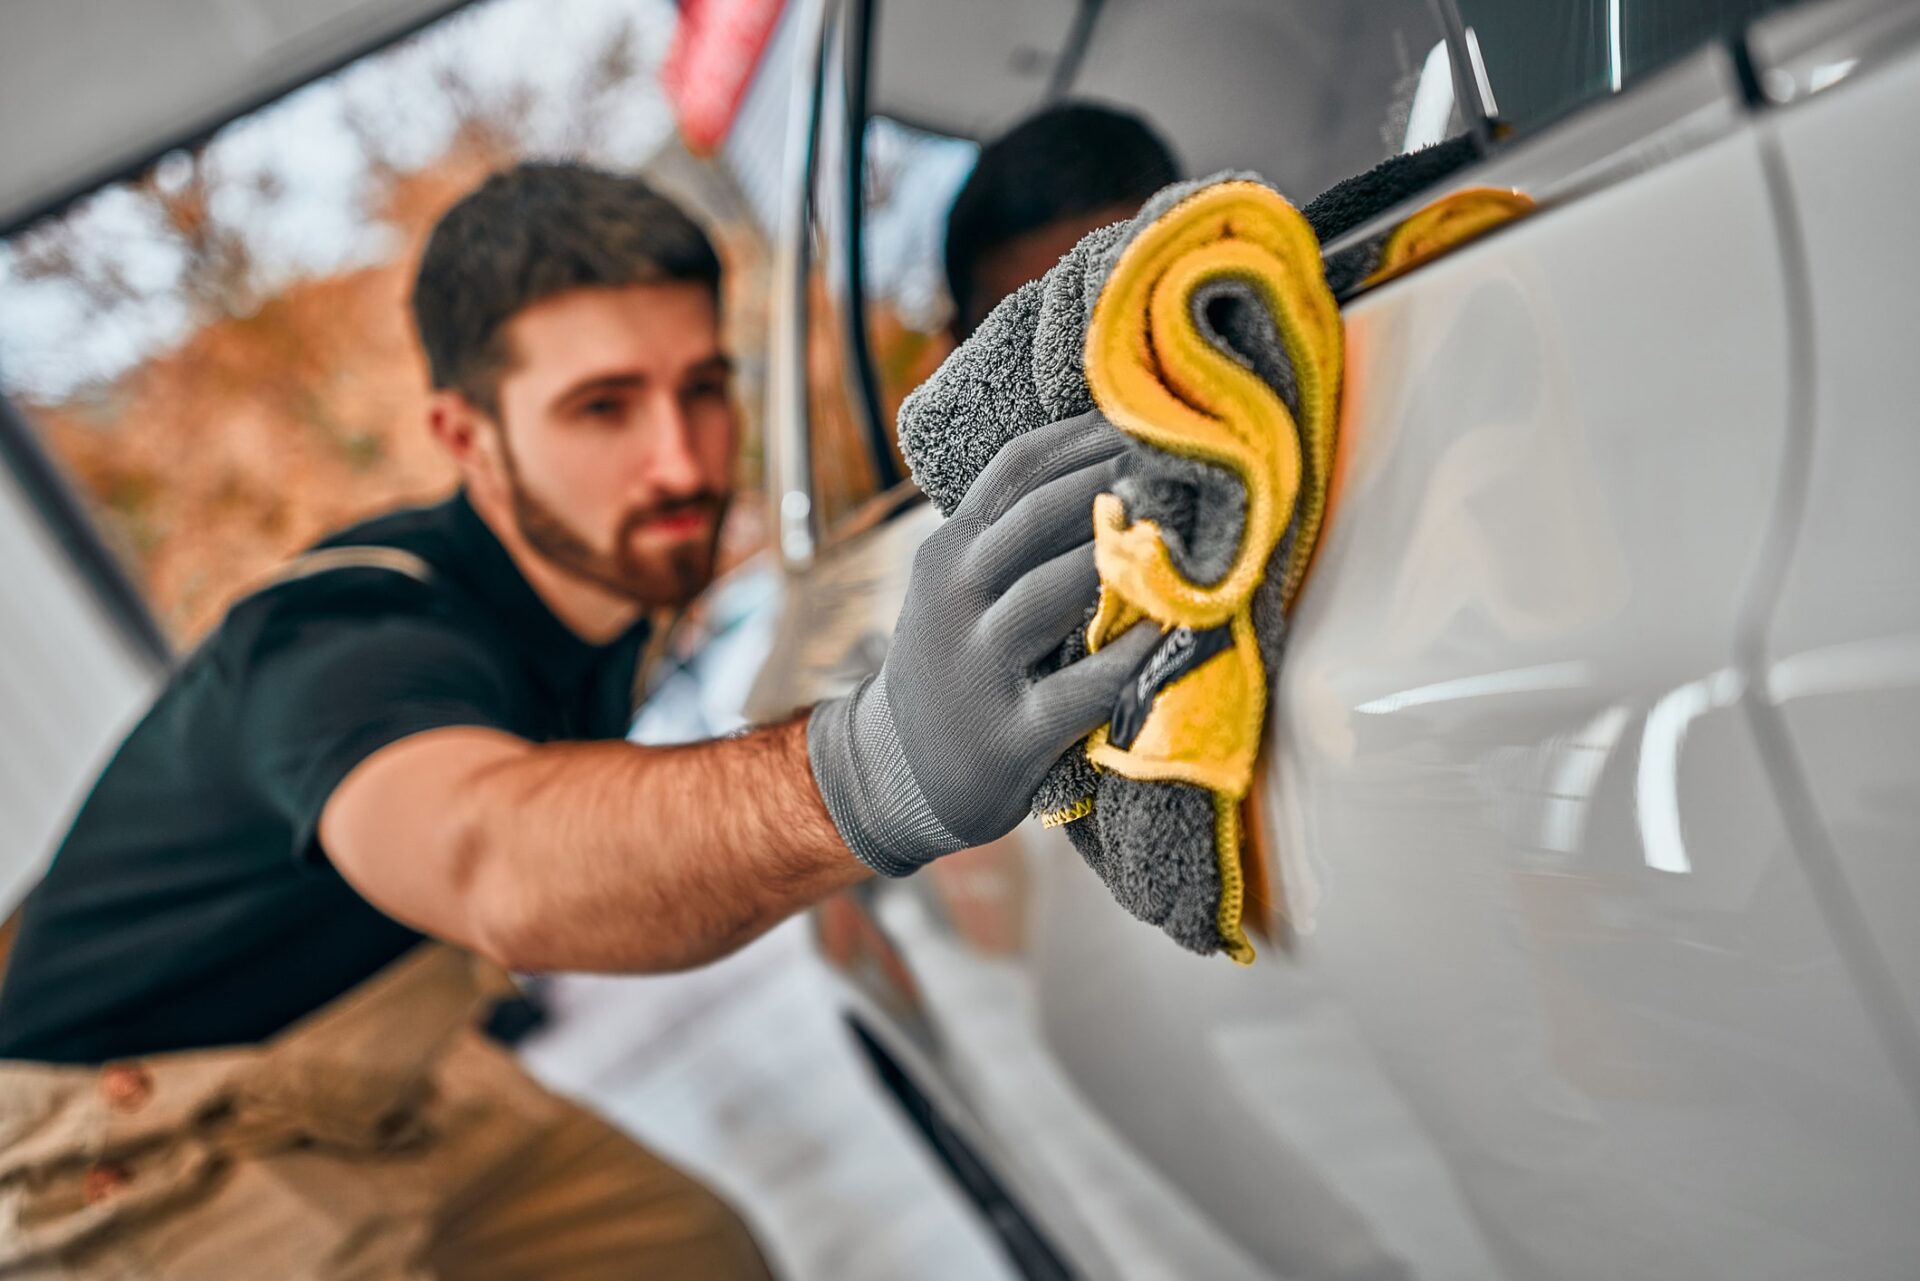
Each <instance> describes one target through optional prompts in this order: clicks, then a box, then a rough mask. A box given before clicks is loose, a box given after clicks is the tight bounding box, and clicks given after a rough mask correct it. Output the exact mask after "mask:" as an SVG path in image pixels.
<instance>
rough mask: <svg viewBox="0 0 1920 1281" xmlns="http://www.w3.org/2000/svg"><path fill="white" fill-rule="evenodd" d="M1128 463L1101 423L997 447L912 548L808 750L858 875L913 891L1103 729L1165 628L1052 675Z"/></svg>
mask: <svg viewBox="0 0 1920 1281" xmlns="http://www.w3.org/2000/svg"><path fill="white" fill-rule="evenodd" d="M1125 449H1126V445H1125V442H1124V441H1123V440H1122V438H1121V436H1120V434H1119V433H1118V432H1116V431H1114V429H1113V428H1112V427H1110V426H1108V425H1107V424H1106V423H1105V422H1104V421H1103V420H1101V419H1100V418H1099V417H1098V415H1097V414H1083V415H1081V416H1080V417H1078V418H1069V419H1065V420H1063V421H1061V422H1057V423H1053V424H1051V425H1049V426H1046V427H1040V428H1036V429H1035V430H1033V431H1030V432H1027V433H1026V434H1024V435H1022V436H1020V437H1018V438H1016V439H1015V440H1013V441H1011V442H1009V443H1008V444H1007V445H1006V446H1005V447H1003V448H1002V449H1001V450H1000V452H999V453H998V454H996V455H995V456H994V459H993V461H992V462H991V463H989V464H988V465H987V467H986V469H985V470H984V471H982V472H981V473H980V476H979V478H978V479H977V480H975V481H974V483H973V485H972V486H971V487H970V488H969V489H968V491H967V495H966V497H965V499H963V500H962V501H961V503H960V505H959V507H958V508H957V509H955V511H954V513H953V516H952V517H951V518H950V519H949V520H948V521H947V522H946V523H945V524H944V525H942V526H940V528H939V529H937V530H935V531H934V532H933V533H932V534H930V535H929V536H928V537H927V539H926V541H925V542H923V543H922V544H921V545H920V551H919V553H918V554H917V555H916V556H915V557H914V560H913V572H912V574H911V576H910V577H909V578H908V580H907V598H906V603H905V604H904V605H903V606H902V607H901V610H900V618H899V621H898V622H897V623H896V624H895V626H894V630H893V644H892V647H891V649H890V650H889V652H888V654H887V659H886V662H885V663H883V664H882V665H881V667H880V670H879V672H878V673H876V674H875V675H874V676H872V677H870V678H868V680H867V681H866V682H865V683H864V684H862V685H860V686H858V687H857V688H856V689H854V690H853V692H851V693H849V694H846V695H844V696H842V697H840V698H836V699H832V700H829V701H828V702H825V703H822V704H820V705H819V706H818V707H816V708H814V710H813V716H812V719H811V720H810V721H809V722H808V726H807V753H808V756H809V757H810V759H811V760H812V763H813V775H814V778H815V780H816V781H817V782H818V783H819V785H820V794H821V796H822V797H823V798H825V800H826V804H827V812H828V813H829V814H831V815H832V816H833V822H834V826H836V827H837V828H839V829H840V835H841V837H842V839H844V840H845V841H846V843H847V846H848V848H850V849H851V850H852V851H853V852H854V854H856V855H857V856H858V857H859V858H860V860H861V861H862V862H864V863H866V864H867V865H868V866H869V867H871V868H873V869H874V870H875V871H877V872H881V873H883V874H885V875H888V876H905V875H907V874H908V873H910V872H913V871H916V870H918V869H919V868H921V867H924V866H925V865H926V864H928V863H930V862H932V861H933V860H934V859H936V858H939V857H940V856H941V855H943V854H951V853H952V852H953V851H955V850H958V849H965V848H967V847H969V846H973V845H982V844H985V843H986V842H988V841H991V840H993V839H995V838H996V837H1000V836H1004V835H1006V834H1007V833H1008V832H1010V831H1012V830H1013V827H1014V825H1015V824H1016V823H1018V822H1019V821H1020V820H1021V819H1022V818H1024V817H1025V816H1026V814H1027V810H1028V806H1029V803H1030V802H1031V800H1032V798H1033V794H1034V792H1035V791H1036V790H1038V788H1039V786H1040V781H1041V779H1042V778H1043V777H1045V775H1046V773H1047V770H1048V768H1049V767H1050V766H1052V764H1053V763H1054V761H1056V760H1057V759H1059V757H1060V754H1061V753H1062V752H1064V751H1066V750H1067V749H1068V748H1069V747H1071V746H1073V745H1074V744H1075V743H1077V742H1078V741H1079V740H1080V739H1082V738H1084V737H1086V735H1087V734H1089V733H1091V732H1092V731H1093V730H1094V729H1095V728H1096V727H1097V726H1100V725H1103V724H1105V723H1106V721H1107V718H1108V716H1109V715H1110V714H1111V713H1112V711H1113V703H1114V698H1115V696H1116V695H1117V694H1118V693H1119V691H1120V688H1121V686H1122V685H1124V684H1125V683H1126V681H1127V679H1128V677H1129V676H1130V674H1131V673H1132V672H1133V670H1134V669H1135V668H1136V667H1138V666H1139V664H1140V663H1141V661H1142V660H1144V659H1145V657H1146V654H1147V651H1148V650H1149V649H1151V648H1152V646H1153V642H1154V641H1155V639H1157V632H1156V629H1154V628H1152V627H1144V626H1143V627H1136V628H1134V629H1133V631H1131V632H1129V633H1128V634H1127V635H1125V636H1123V637H1121V638H1120V640H1118V641H1117V642H1115V643H1113V644H1111V645H1109V646H1107V647H1106V648H1105V649H1103V650H1101V651H1100V652H1099V653H1098V654H1095V655H1092V656H1090V657H1087V658H1083V659H1081V660H1080V661H1078V662H1075V663H1072V664H1069V665H1068V666H1066V667H1063V668H1060V669H1059V670H1057V671H1052V672H1048V673H1047V674H1045V675H1040V674H1038V673H1036V671H1035V668H1036V665H1038V664H1040V663H1041V662H1042V661H1043V660H1045V659H1047V658H1048V657H1049V656H1050V655H1052V654H1053V652H1054V651H1055V650H1056V649H1058V648H1059V645H1060V642H1061V640H1062V638H1064V637H1065V636H1066V635H1067V634H1068V633H1069V632H1071V631H1073V630H1074V629H1075V628H1076V627H1080V626H1082V625H1084V623H1085V621H1086V612H1087V609H1088V608H1089V607H1090V606H1091V605H1092V604H1093V602H1094V598H1095V596H1096V594H1097V592H1098V589H1099V579H1098V577H1097V575H1096V574H1095V572H1094V567H1093V515H1092V513H1093V500H1094V496H1095V495H1097V494H1099V493H1101V492H1102V491H1104V490H1108V489H1111V488H1113V483H1114V481H1115V480H1117V479H1118V478H1119V477H1120V475H1121V468H1122V466H1123V461H1122V456H1123V451H1124V450H1125Z"/></svg>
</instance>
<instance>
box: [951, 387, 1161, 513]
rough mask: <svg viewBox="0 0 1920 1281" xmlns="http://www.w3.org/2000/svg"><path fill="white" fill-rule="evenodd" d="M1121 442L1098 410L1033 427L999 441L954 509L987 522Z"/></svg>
mask: <svg viewBox="0 0 1920 1281" xmlns="http://www.w3.org/2000/svg"><path fill="white" fill-rule="evenodd" d="M1126 447H1127V444H1126V438H1125V437H1123V436H1121V434H1120V433H1119V432H1118V431H1115V430H1114V428H1113V427H1112V426H1111V425H1110V424H1109V423H1108V422H1107V420H1106V419H1105V418H1102V417H1101V416H1100V411H1098V410H1089V411H1088V412H1087V413H1084V414H1080V415H1077V416H1075V417H1073V418H1062V419H1061V420H1060V421H1059V422H1057V423H1048V424H1047V425H1046V426H1045V427H1036V428H1034V429H1033V430H1032V431H1030V432H1027V433H1025V434H1024V435H1020V436H1015V437H1014V438H1013V439H1012V440H1010V441H1008V442H1007V443H1006V444H1005V445H1002V446H1001V447H1000V452H999V453H997V454H995V455H994V456H993V461H992V462H990V463H988V464H987V465H986V467H984V468H983V469H982V470H981V472H980V474H979V475H978V476H976V477H975V478H974V481H973V484H972V485H970V486H968V488H967V496H966V497H965V498H964V499H962V500H961V501H960V507H959V510H958V511H957V512H956V513H955V514H956V515H958V514H960V513H962V512H964V513H966V514H968V515H971V516H973V517H975V518H977V519H978V520H979V521H980V522H981V523H982V524H992V523H993V522H995V521H997V520H999V519H1000V516H1001V514H1002V513H1004V512H1005V511H1006V510H1007V509H1008V508H1010V507H1012V506H1013V505H1014V504H1015V503H1017V502H1019V501H1020V500H1021V499H1022V498H1024V497H1026V496H1027V495H1028V494H1030V493H1032V492H1033V491H1034V490H1036V489H1038V488H1040V487H1041V486H1042V485H1045V484H1046V483H1047V482H1049V481H1051V480H1056V479H1058V478H1059V477H1061V476H1066V475H1069V474H1071V473H1073V472H1076V471H1079V470H1081V469H1082V468H1084V467H1091V466H1093V465H1094V464H1095V463H1099V462H1103V461H1105V460H1106V459H1109V458H1112V457H1114V456H1115V455H1116V454H1118V453H1120V452H1121V451H1122V450H1124V449H1125V448H1126Z"/></svg>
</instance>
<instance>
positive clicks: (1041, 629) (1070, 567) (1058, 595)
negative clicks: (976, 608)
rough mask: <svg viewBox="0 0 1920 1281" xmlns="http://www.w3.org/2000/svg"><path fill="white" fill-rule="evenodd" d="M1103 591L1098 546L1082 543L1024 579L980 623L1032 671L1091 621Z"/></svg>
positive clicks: (1003, 649)
mask: <svg viewBox="0 0 1920 1281" xmlns="http://www.w3.org/2000/svg"><path fill="white" fill-rule="evenodd" d="M1099 592H1100V575H1099V572H1098V571H1097V570H1095V569H1094V567H1093V544H1092V543H1091V542H1087V543H1082V544H1081V545H1080V546H1078V547H1076V548H1074V549H1072V550H1071V551H1067V552H1062V553H1061V554H1060V555H1058V556H1055V557H1054V558H1053V559H1052V560H1050V561H1048V562H1047V563H1046V564H1044V565H1041V566H1039V567H1038V568H1036V569H1033V570H1030V571H1029V572H1028V573H1026V574H1025V575H1023V576H1022V577H1021V579H1020V581H1019V582H1017V583H1015V584H1014V585H1013V586H1012V587H1009V588H1008V589H1007V590H1006V592H1005V593H1003V594H1002V595H1001V597H1000V599H999V600H997V601H995V602H994V603H993V606H992V608H990V609H988V610H987V612H986V616H985V617H984V618H982V619H981V623H980V625H981V627H982V629H983V630H984V631H985V633H986V634H987V635H988V636H991V637H992V638H993V643H994V644H995V645H996V646H998V647H999V649H1000V652H1001V653H1002V654H1004V655H1006V656H1007V657H1008V658H1009V659H1011V660H1012V661H1013V662H1014V663H1015V664H1017V665H1018V666H1020V667H1023V668H1024V667H1028V666H1031V665H1032V664H1034V663H1037V662H1039V661H1040V659H1041V658H1042V657H1043V656H1045V655H1046V654H1048V653H1050V652H1051V651H1052V650H1053V649H1054V648H1055V647H1056V646H1058V645H1059V644H1060V642H1061V641H1062V640H1064V639H1066V637H1067V634H1068V633H1069V632H1071V631H1073V629H1074V628H1075V627H1078V626H1080V624H1081V623H1082V622H1084V621H1085V619H1086V616H1087V609H1088V608H1089V607H1090V606H1091V605H1092V604H1093V602H1094V599H1095V597H1096V596H1098V595H1099Z"/></svg>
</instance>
